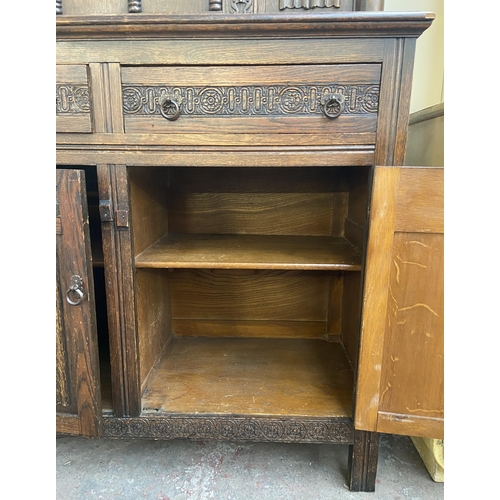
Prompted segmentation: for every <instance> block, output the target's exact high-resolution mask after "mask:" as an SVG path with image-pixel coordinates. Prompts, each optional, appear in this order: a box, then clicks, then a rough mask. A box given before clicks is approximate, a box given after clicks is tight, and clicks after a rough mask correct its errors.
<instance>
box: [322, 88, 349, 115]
mask: <svg viewBox="0 0 500 500" xmlns="http://www.w3.org/2000/svg"><path fill="white" fill-rule="evenodd" d="M342 111H344V96H343V95H342V94H330V95H329V96H327V97H326V98H325V100H324V102H323V113H324V114H325V116H326V117H327V118H329V119H330V120H333V119H334V118H337V117H339V116H340V115H341V113H342Z"/></svg>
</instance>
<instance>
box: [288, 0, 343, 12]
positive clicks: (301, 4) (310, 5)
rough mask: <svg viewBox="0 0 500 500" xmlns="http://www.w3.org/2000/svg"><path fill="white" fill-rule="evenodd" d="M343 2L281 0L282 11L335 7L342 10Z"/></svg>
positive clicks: (328, 0) (330, 0) (337, 0)
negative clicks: (341, 4) (341, 3)
mask: <svg viewBox="0 0 500 500" xmlns="http://www.w3.org/2000/svg"><path fill="white" fill-rule="evenodd" d="M340 1H341V0H280V10H283V9H305V10H308V9H315V8H316V7H319V8H323V7H335V8H336V9H340Z"/></svg>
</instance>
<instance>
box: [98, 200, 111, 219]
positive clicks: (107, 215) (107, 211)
mask: <svg viewBox="0 0 500 500" xmlns="http://www.w3.org/2000/svg"><path fill="white" fill-rule="evenodd" d="M99 215H100V216H101V222H111V221H112V220H113V216H112V215H111V200H99Z"/></svg>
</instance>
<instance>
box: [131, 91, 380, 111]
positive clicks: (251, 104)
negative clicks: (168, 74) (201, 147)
mask: <svg viewBox="0 0 500 500" xmlns="http://www.w3.org/2000/svg"><path fill="white" fill-rule="evenodd" d="M379 90H380V88H379V86H378V85H337V84H332V85H295V86H280V85H277V86H268V87H264V86H246V87H240V86H229V87H168V86H125V87H123V109H124V113H125V115H158V114H160V102H161V100H162V99H164V98H165V97H168V98H169V99H171V100H173V101H175V102H176V103H177V104H178V105H179V107H180V108H181V113H182V114H183V115H188V116H189V115H195V116H203V115H208V116H242V115H243V116H265V115H268V116H274V115H278V116H279V115H311V114H321V113H323V104H322V103H323V99H324V97H326V96H328V95H331V94H341V95H342V96H343V97H344V111H343V113H346V114H360V113H361V114H363V113H376V112H377V110H378V99H379Z"/></svg>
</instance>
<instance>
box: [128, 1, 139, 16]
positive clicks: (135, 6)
mask: <svg viewBox="0 0 500 500" xmlns="http://www.w3.org/2000/svg"><path fill="white" fill-rule="evenodd" d="M128 11H129V13H130V14H137V13H141V12H142V0H128Z"/></svg>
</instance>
